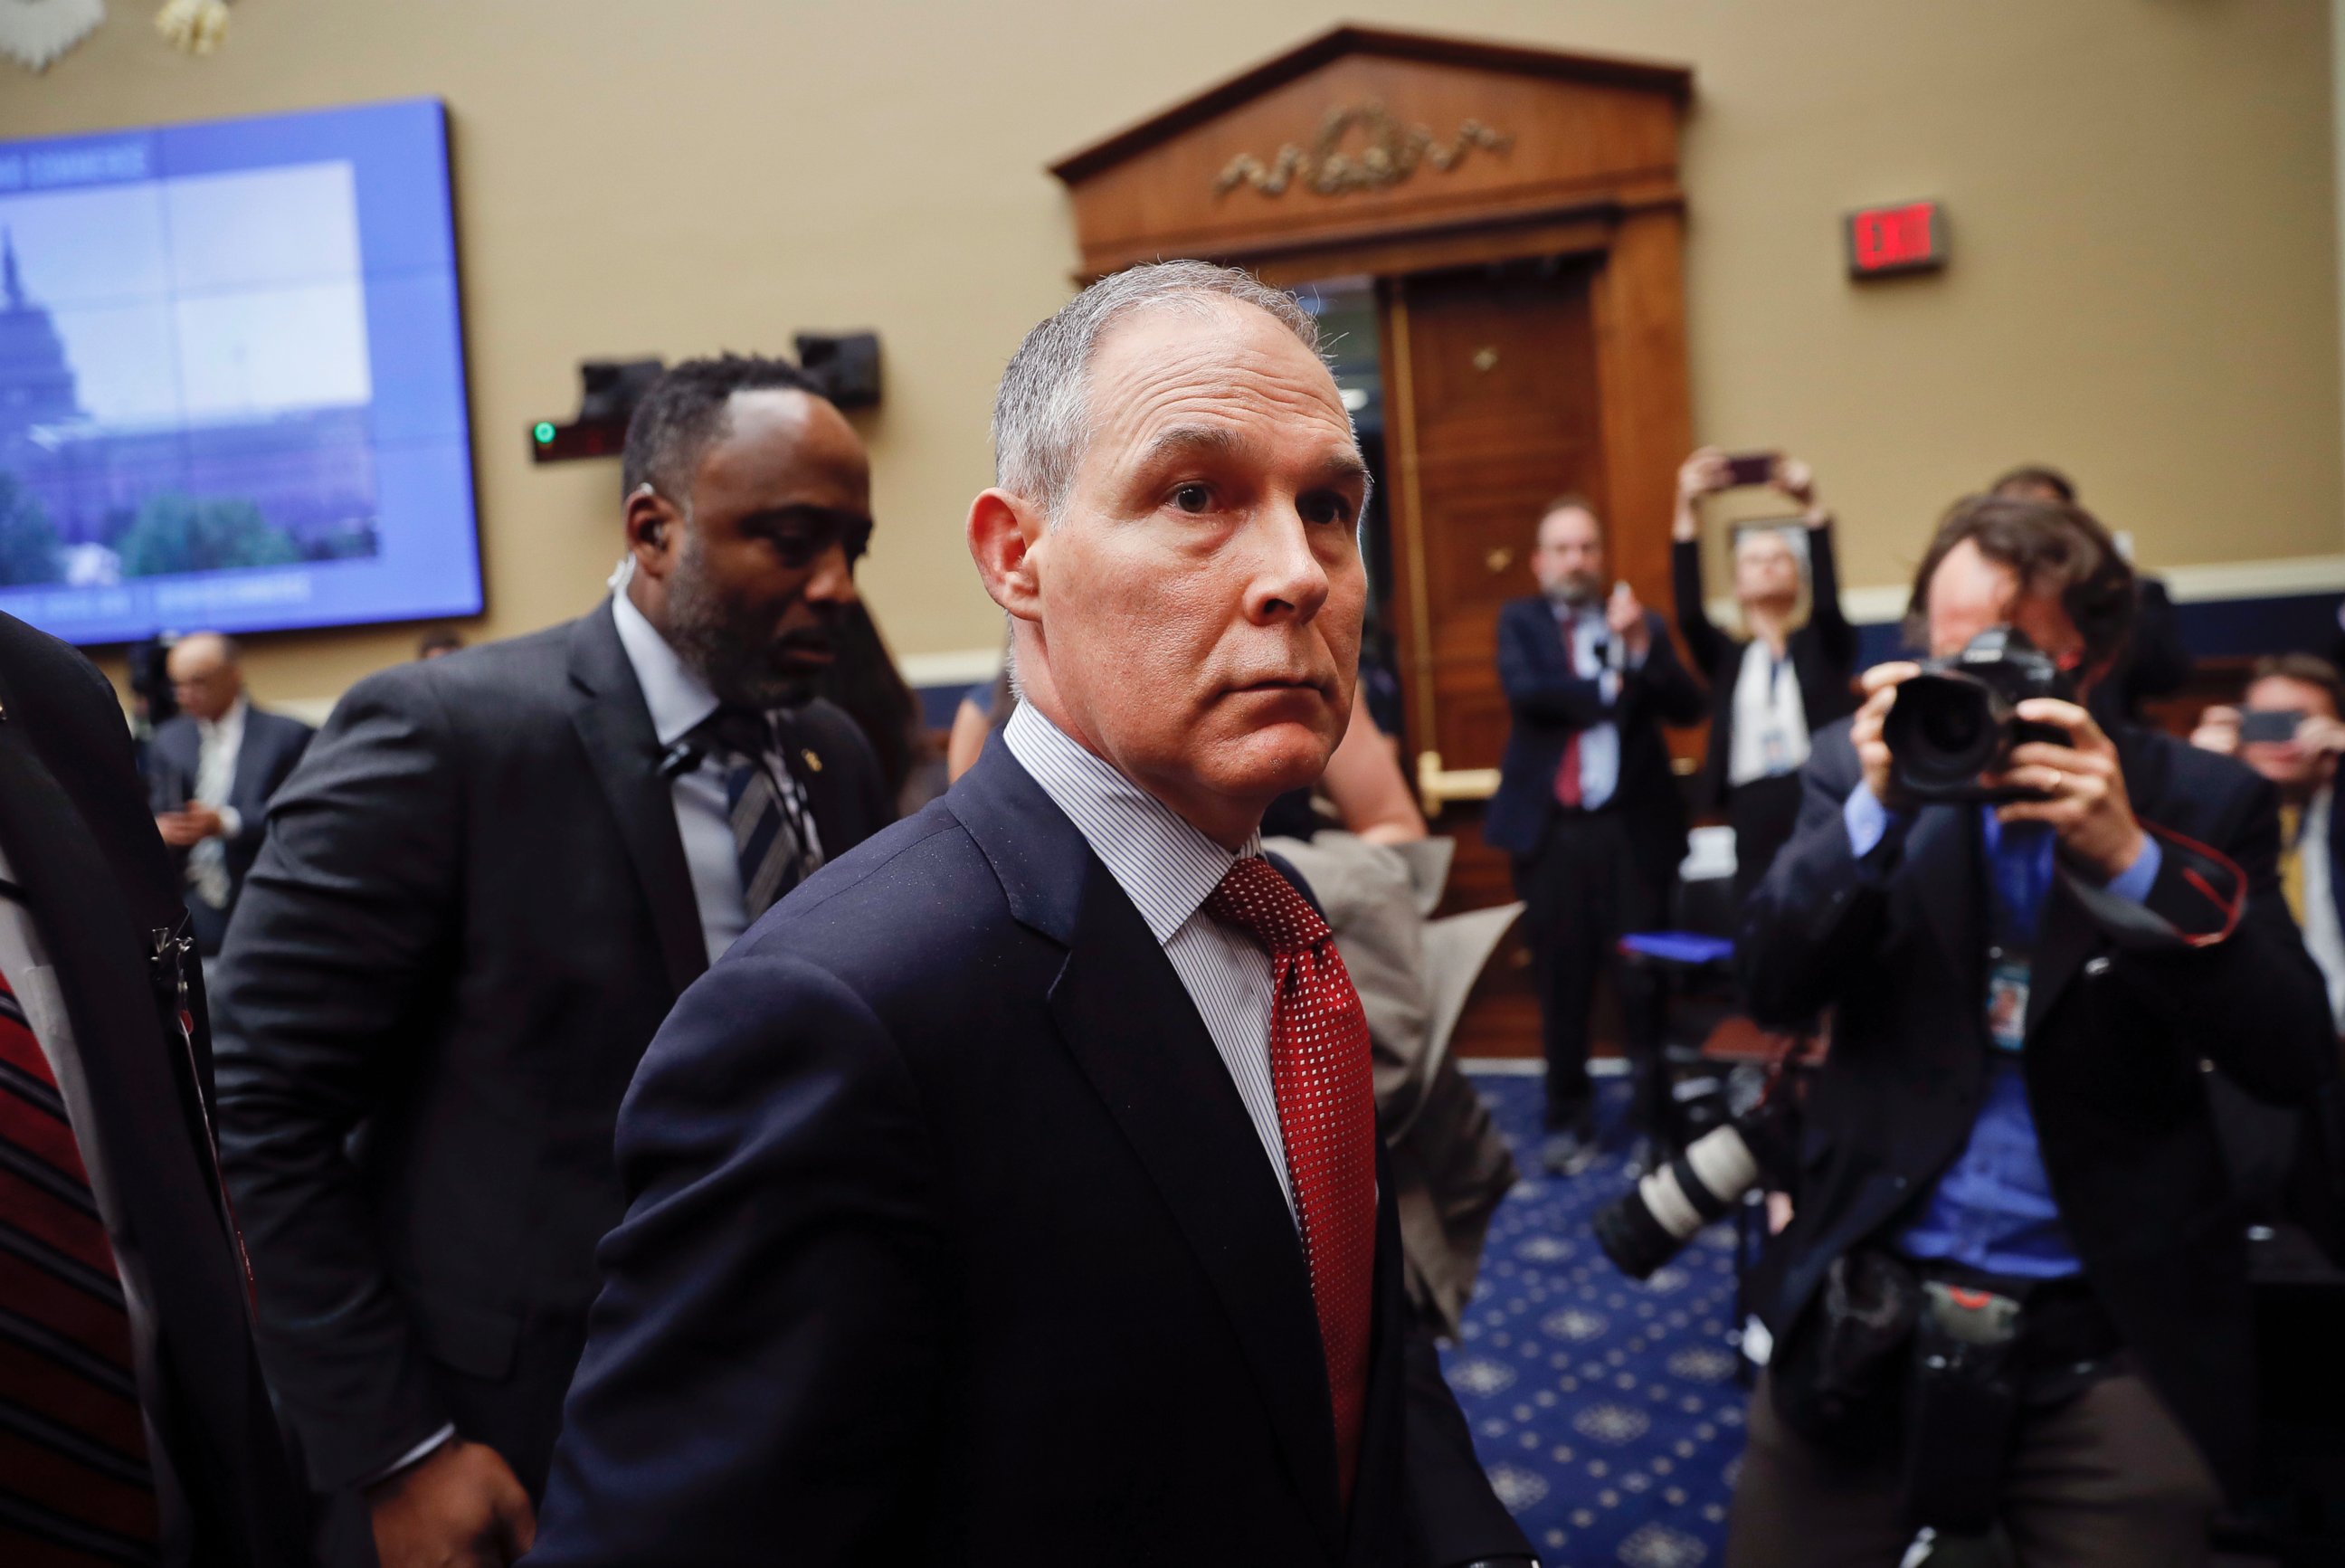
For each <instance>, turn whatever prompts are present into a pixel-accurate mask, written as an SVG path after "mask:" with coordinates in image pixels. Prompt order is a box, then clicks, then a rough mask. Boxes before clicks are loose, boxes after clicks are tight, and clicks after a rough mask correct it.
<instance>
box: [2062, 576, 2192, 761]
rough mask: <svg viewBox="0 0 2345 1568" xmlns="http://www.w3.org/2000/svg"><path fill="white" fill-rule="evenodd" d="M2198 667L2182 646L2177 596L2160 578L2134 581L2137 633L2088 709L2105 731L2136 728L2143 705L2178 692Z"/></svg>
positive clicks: (2104, 680) (2128, 639) (2186, 647)
mask: <svg viewBox="0 0 2345 1568" xmlns="http://www.w3.org/2000/svg"><path fill="white" fill-rule="evenodd" d="M2194 667H2195V661H2193V660H2192V658H2191V657H2190V647H2189V645H2188V644H2187V643H2185V642H2184V641H2183V640H2182V625H2181V619H2180V617H2179V616H2177V615H2176V614H2175V613H2174V596H2173V595H2171V594H2169V593H2167V589H2166V585H2165V584H2164V583H2162V582H2160V581H2159V580H2158V579H2157V578H2156V577H2136V578H2135V579H2134V612H2133V631H2132V633H2131V634H2130V635H2129V636H2127V639H2126V646H2125V651H2124V652H2122V653H2121V654H2119V655H2118V656H2117V664H2116V666H2115V667H2113V668H2112V669H2110V671H2109V673H2108V674H2107V675H2106V676H2104V677H2101V680H2100V683H2099V684H2098V685H2096V686H2095V687H2093V694H2092V698H2091V700H2090V701H2089V702H2088V703H2087V704H2086V706H2087V707H2089V708H2091V709H2092V710H2093V717H2094V718H2096V719H2098V720H2099V721H2100V724H2101V728H2104V729H2110V730H2114V729H2115V728H2117V726H2118V725H2120V724H2138V723H2140V722H2141V705H2142V703H2143V702H2144V701H2145V700H2146V699H2147V698H2149V697H2164V696H2166V695H2167V693H2169V692H2174V691H2179V690H2180V689H2181V688H2182V683H2183V682H2185V681H2187V680H2188V679H2189V678H2190V672H2191V670H2192V669H2193V668H2194Z"/></svg>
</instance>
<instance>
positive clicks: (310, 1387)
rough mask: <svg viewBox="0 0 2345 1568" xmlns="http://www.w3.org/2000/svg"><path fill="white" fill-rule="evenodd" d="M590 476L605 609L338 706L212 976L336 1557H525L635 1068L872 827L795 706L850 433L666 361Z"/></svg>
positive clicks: (392, 678)
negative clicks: (791, 894) (615, 463)
mask: <svg viewBox="0 0 2345 1568" xmlns="http://www.w3.org/2000/svg"><path fill="white" fill-rule="evenodd" d="M623 484H624V494H625V500H624V517H625V529H626V545H627V559H626V561H625V563H624V565H622V567H621V569H620V573H619V575H618V576H617V577H616V578H615V579H614V593H613V594H612V596H611V597H610V598H609V599H608V600H607V601H606V602H605V603H604V604H602V605H599V606H596V607H595V608H594V610H593V611H591V612H589V613H588V614H587V615H586V616H583V617H582V618H580V619H578V620H575V621H572V622H570V623H568V624H566V625H563V626H554V627H552V628H550V629H548V630H546V631H543V632H539V633H536V634H534V635H533V636H524V637H518V638H515V639H513V640H512V641H509V642H503V643H496V644H491V645H488V646H485V647H476V648H471V649H467V650H464V651H463V652H461V653H458V654H455V655H453V656H452V657H447V658H442V659H433V660H431V661H429V662H423V663H415V664H409V665H403V666H400V667H394V668H391V669H388V670H385V671H383V672H382V673H381V674H379V675H377V676H375V677H371V678H370V679H368V680H366V681H364V682H361V683H360V685H359V686H357V687H354V688H353V689H352V690H351V691H350V694H349V695H348V696H347V697H344V698H343V700H342V702H341V704H340V707H339V708H337V709H336V711H335V713H334V716H333V718H332V719H331V720H330V722H329V723H328V725H327V727H326V728H325V730H324V731H323V733H322V734H321V735H320V737H319V739H318V741H317V744H316V746H315V747H314V748H312V750H311V752H310V756H309V758H308V759H307V760H306V761H305V763H304V765H303V766H302V768H301V769H299V772H297V773H296V774H295V776H294V777H293V778H292V779H290V780H289V782H288V783H287V785H286V787H285V788H284V789H283V790H282V791H281V792H280V793H279V795H278V796H277V798H276V799H275V801H274V802H273V805H272V809H271V813H270V834H269V839H270V841H269V847H268V849H267V850H265V851H264V853H263V854H262V855H261V857H260V860H259V862H258V863H257V864H256V865H255V867H254V868H253V871H252V873H251V876H250V878H249V881H248V882H247V885H246V891H245V895H244V900H243V901H242V903H241V904H240V906H239V914H238V917H237V920H236V922H235V924H234V926H233V928H232V930H231V931H230V933H229V936H228V943H227V947H226V950H225V952H224V954H223V967H222V974H221V979H220V983H219V985H218V993H217V1000H218V1007H219V1019H218V1023H219V1048H218V1054H219V1090H220V1123H221V1125H220V1137H221V1145H222V1157H223V1159H224V1161H225V1162H226V1164H227V1167H228V1179H229V1183H230V1186H231V1187H232V1188H233V1190H234V1194H235V1197H236V1202H237V1207H238V1210H239V1215H240V1217H241V1218H242V1220H243V1223H244V1227H245V1233H246V1236H247V1237H248V1239H249V1244H250V1247H251V1250H252V1255H253V1268H254V1272H255V1275H256V1277H257V1278H258V1281H259V1321H260V1337H261V1340H262V1349H263V1359H264V1360H265V1362H266V1364H267V1367H268V1370H269V1377H270V1381H271V1383H272V1384H273V1386H274V1387H275V1389H276V1391H277V1393H278V1396H279V1400H280V1402H281V1404H282V1407H283V1410H284V1413H285V1415H286V1417H287V1419H288V1420H289V1422H290V1423H291V1425H292V1427H293V1429H294V1431H295V1434H296V1436H297V1437H298V1439H299V1445H300V1447H301V1449H302V1451H303V1456H304V1459H305V1461H306V1462H307V1465H308V1469H309V1473H310V1483H311V1484H312V1485H313V1486H314V1487H315V1488H316V1489H317V1490H319V1491H320V1492H327V1493H334V1494H340V1496H341V1497H342V1499H343V1500H344V1504H345V1505H344V1506H343V1507H342V1508H340V1510H338V1511H337V1512H338V1513H339V1516H340V1527H341V1529H342V1531H343V1532H344V1533H345V1534H346V1535H347V1539H345V1540H339V1541H338V1540H331V1539H330V1541H329V1555H330V1557H331V1558H333V1559H335V1560H338V1561H351V1562H362V1561H364V1560H365V1548H366V1545H367V1543H368V1538H369V1537H370V1536H371V1543H372V1545H373V1547H374V1549H375V1551H376V1553H378V1554H379V1556H380V1558H381V1562H382V1563H383V1564H384V1565H385V1568H402V1565H404V1564H408V1563H427V1562H428V1563H455V1562H461V1563H503V1562H506V1561H509V1560H511V1559H512V1558H513V1557H515V1556H518V1555H519V1554H520V1553H521V1552H523V1550H526V1548H527V1546H528V1544H529V1542H530V1540H531V1538H532V1535H533V1530H534V1519H533V1508H534V1504H535V1500H536V1498H537V1495H538V1493H539V1492H540V1490H541V1488H542V1487H543V1481H544V1477H545V1471H546V1466H547V1463H548V1461H549V1457H550V1455H551V1452H552V1450H553V1438H554V1433H555V1431H556V1429H557V1428H558V1426H559V1423H560V1420H561V1410H562V1398H563V1390H564V1389H565V1388H566V1387H567V1386H568V1384H569V1381H570V1375H571V1369H572V1368H573V1366H574V1364H575V1362H576V1360H577V1357H578V1352H579V1349H580V1346H581V1344H582V1343H583V1340H584V1333H585V1317H586V1308H587V1304H588V1302H589V1301H590V1300H591V1299H592V1298H593V1295H594V1278H595V1276H594V1244H595V1242H596V1241H597V1240H598V1239H599V1238H600V1237H602V1235H603V1233H604V1231H606V1230H608V1229H609V1228H610V1227H612V1226H613V1225H614V1224H615V1223H616V1222H617V1220H618V1218H619V1217H620V1215H621V1213H622V1211H623V1207H624V1200H623V1195H622V1192H621V1189H620V1186H619V1183H618V1179H617V1176H616V1175H615V1173H614V1170H613V1167H612V1158H611V1140H612V1132H613V1127H614V1121H615V1118H616V1116H617V1113H618V1107H619V1100H620V1097H621V1095H623V1094H624V1092H625V1090H626V1086H627V1084H628V1081H629V1079H630V1078H631V1077H632V1076H633V1075H634V1069H635V1064H636V1061H637V1059H638V1058H639V1057H640V1056H641V1054H642V1053H643V1050H644V1047H645V1044H647V1043H648V1042H649V1041H650V1039H651V1037H652V1034H653V1033H654V1032H655V1030H656V1029H657V1028H658V1026H659V1023H660V1021H661V1020H662V1019H663V1018H664V1017H665V1015H666V1013H667V1012H668V1009H669V1007H670V1006H671V1005H672V1004H673V1003H675V998H676V996H677V994H678V993H680V992H682V990H683V989H684V988H685V986H686V985H688V984H689V983H691V982H692V981H693V980H694V979H695V977H697V976H698V975H699V974H700V972H702V971H703V970H705V969H706V967H707V966H708V965H709V963H710V962H713V961H714V960H715V959H716V957H718V956H719V955H720V954H722V953H723V952H725V950H726V948H727V947H729V946H731V945H732V943H733V942H734V940H735V939H736V938H737V937H738V936H739V935H740V934H741V933H742V932H743V931H745V930H746V929H747V927H748V926H749V925H750V924H751V923H753V922H754V921H756V919H757V917H758V916H759V915H760V914H762V913H763V912H764V911H766V908H767V907H769V906H770V905H771V904H773V903H774V902H775V901H777V899H779V898H780V897H781V896H782V895H783V894H784V893H786V892H787V891H789V890H790V889H791V888H793V887H795V886H797V883H798V882H799V881H802V880H803V879H804V878H806V877H807V876H808V875H810V874H812V872H813V871H814V870H815V869H816V868H817V867H818V866H820V865H821V864H822V863H823V861H824V860H827V859H828V858H831V857H835V856H837V855H838V854H840V853H843V852H844V851H845V850H848V849H849V848H851V847H852V846H854V845H855V844H857V843H858V842H859V841H861V840H863V839H864V838H865V837H867V836H868V835H869V834H870V833H871V832H873V831H874V830H877V829H878V828H879V827H880V826H882V825H883V824H884V823H885V822H886V821H887V820H888V816H889V815H890V812H889V809H888V802H887V800H886V799H885V796H884V792H883V790H882V789H881V786H880V782H879V773H878V767H877V764H876V763H875V762H874V760H873V759H872V757H871V753H870V750H869V748H868V744H867V743H866V742H865V741H864V739H863V738H862V737H861V736H860V734H859V733H858V731H857V729H856V728H855V726H854V724H853V722H852V721H851V720H850V719H849V718H848V717H847V716H846V715H845V714H844V713H842V712H841V711H839V710H838V709H837V708H833V707H831V706H829V705H828V704H827V703H824V702H821V701H819V700H817V699H815V698H814V697H812V695H811V691H812V687H813V685H814V683H815V681H816V680H817V677H819V676H820V675H821V674H822V673H823V671H824V670H825V669H826V668H827V666H828V664H829V662H830V660H831V657H832V636H831V634H832V628H833V626H834V624H835V623H836V621H837V617H838V616H839V615H840V614H841V613H842V612H843V611H844V610H845V609H847V608H848V606H851V605H852V604H853V603H854V601H855V582H854V568H855V563H856V561H857V559H858V556H860V555H862V553H863V552H864V550H865V548H866V547H867V546H868V543H869V539H870V535H871V517H870V499H869V497H870V475H869V464H868V458H867V457H866V454H865V453H864V449H863V445H862V443H861V442H860V441H859V440H858V438H857V436H856V434H855V433H854V431H853V430H852V429H851V428H850V427H849V426H848V423H847V421H846V420H845V419H844V418H843V417H841V415H840V414H839V412H838V411H837V409H836V408H834V407H832V406H831V404H830V403H829V402H827V401H825V400H824V399H823V397H822V396H821V395H820V393H819V392H817V390H816V389H815V388H814V387H813V386H812V385H811V383H809V382H807V380H806V378H805V377H804V376H803V375H801V374H800V372H797V370H796V369H794V368H793V367H791V366H789V365H787V364H785V363H780V362H777V361H765V360H756V359H745V358H736V357H732V356H727V357H726V358H722V359H716V360H702V361H687V362H685V363H684V364H680V365H678V366H676V367H675V369H674V370H672V371H670V372H667V374H666V375H665V376H664V377H663V378H662V379H661V380H660V382H657V383H656V384H655V386H654V387H653V388H652V389H651V391H650V392H648V393H647V394H646V395H645V401H644V402H643V404H642V405H641V406H640V407H639V409H638V410H637V412H636V413H635V415H634V421H633V423H631V424H630V426H629V429H628V433H627V444H626V456H625V463H624V480H623ZM353 1497H356V1498H359V1499H362V1501H363V1508H362V1509H361V1508H360V1507H357V1506H353V1505H351V1504H350V1499H351V1498H353ZM331 1529H332V1527H330V1533H331Z"/></svg>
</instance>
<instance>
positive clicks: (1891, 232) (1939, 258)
mask: <svg viewBox="0 0 2345 1568" xmlns="http://www.w3.org/2000/svg"><path fill="white" fill-rule="evenodd" d="M1945 262H1946V215H1945V212H1944V209H1942V208H1940V207H1939V205H1938V204H1937V203H1936V202H1934V201H1906V202H1900V203H1899V204H1898V205H1896V206H1894V207H1867V208H1863V209H1860V210H1858V211H1855V212H1852V213H1850V214H1849V215H1848V271H1849V276H1851V277H1852V278H1878V277H1880V276H1882V275H1883V273H1889V272H1919V271H1924V270H1927V269H1929V268H1933V267H1943V266H1944V265H1945Z"/></svg>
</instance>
